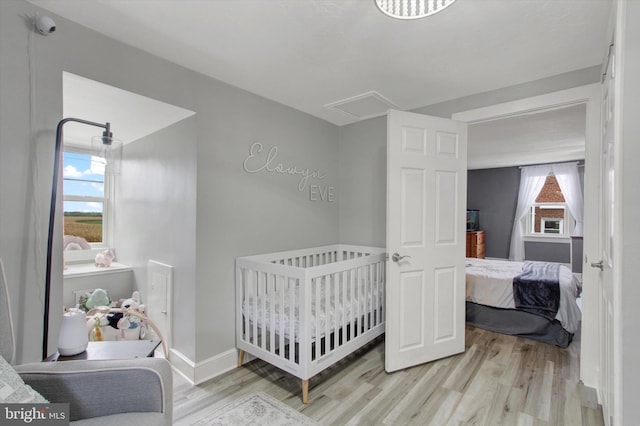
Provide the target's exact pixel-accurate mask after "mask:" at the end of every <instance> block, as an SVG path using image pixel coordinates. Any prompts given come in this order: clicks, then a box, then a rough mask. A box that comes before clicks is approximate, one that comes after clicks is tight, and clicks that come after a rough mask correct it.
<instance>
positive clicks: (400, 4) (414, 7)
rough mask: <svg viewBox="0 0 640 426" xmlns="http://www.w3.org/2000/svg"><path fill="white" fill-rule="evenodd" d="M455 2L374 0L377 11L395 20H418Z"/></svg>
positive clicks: (451, 0)
mask: <svg viewBox="0 0 640 426" xmlns="http://www.w3.org/2000/svg"><path fill="white" fill-rule="evenodd" d="M455 1H456V0H375V2H376V6H378V9H380V11H381V12H382V13H384V14H385V15H388V16H391V17H392V18H397V19H418V18H424V17H426V16H430V15H433V14H434V13H438V12H440V11H441V10H444V9H446V8H447V7H449V6H451V4H453V2H455Z"/></svg>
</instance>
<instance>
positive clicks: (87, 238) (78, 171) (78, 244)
mask: <svg viewBox="0 0 640 426" xmlns="http://www.w3.org/2000/svg"><path fill="white" fill-rule="evenodd" d="M63 167H64V169H63V192H64V226H63V233H64V235H65V251H66V252H70V251H75V250H80V249H82V250H89V249H103V248H105V247H108V240H109V238H108V235H109V233H108V229H109V226H108V225H109V220H108V218H109V215H108V212H109V187H110V185H109V179H105V173H104V170H105V166H104V162H103V161H101V159H100V158H98V157H95V156H92V155H91V154H90V153H89V152H88V151H83V150H81V149H72V148H67V149H66V150H65V151H64V154H63ZM78 237H80V238H78ZM66 256H67V255H66V254H65V258H66ZM93 256H95V253H91V252H90V251H89V252H87V253H86V258H87V259H93ZM72 257H75V258H78V254H76V256H72ZM80 257H81V258H82V256H80Z"/></svg>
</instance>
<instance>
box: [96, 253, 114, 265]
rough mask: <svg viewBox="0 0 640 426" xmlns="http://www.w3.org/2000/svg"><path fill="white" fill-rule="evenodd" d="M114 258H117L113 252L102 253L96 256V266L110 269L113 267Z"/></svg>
mask: <svg viewBox="0 0 640 426" xmlns="http://www.w3.org/2000/svg"><path fill="white" fill-rule="evenodd" d="M114 257H115V256H114V255H113V252H112V251H111V250H105V251H101V252H100V253H98V254H96V266H100V267H103V268H108V267H109V266H111V263H112V262H113V259H114Z"/></svg>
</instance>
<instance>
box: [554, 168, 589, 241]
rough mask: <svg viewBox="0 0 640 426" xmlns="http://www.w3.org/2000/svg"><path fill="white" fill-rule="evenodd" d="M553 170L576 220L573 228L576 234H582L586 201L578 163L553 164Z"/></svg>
mask: <svg viewBox="0 0 640 426" xmlns="http://www.w3.org/2000/svg"><path fill="white" fill-rule="evenodd" d="M551 168H552V172H553V174H554V175H555V176H556V180H557V181H558V185H559V186H560V190H561V191H562V195H564V200H565V201H566V203H567V206H568V207H569V212H570V213H571V216H573V219H574V220H575V222H576V226H575V227H574V228H573V233H572V234H571V235H574V236H582V226H583V224H584V201H583V197H582V186H581V185H580V176H579V175H578V163H575V162H573V163H558V164H552V165H551Z"/></svg>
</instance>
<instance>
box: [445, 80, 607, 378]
mask: <svg viewBox="0 0 640 426" xmlns="http://www.w3.org/2000/svg"><path fill="white" fill-rule="evenodd" d="M600 93H601V86H600V83H594V84H589V85H585V86H580V87H575V88H572V89H567V90H562V91H558V92H553V93H548V94H545V95H539V96H534V97H531V98H525V99H519V100H516V101H512V102H506V103H501V104H497V105H491V106H487V107H483V108H477V109H473V110H469V111H463V112H459V113H455V114H453V115H452V116H451V118H452V119H454V120H459V121H466V122H467V123H468V124H474V123H481V122H486V121H494V120H499V119H502V118H508V117H515V116H519V115H525V114H530V113H535V112H542V111H549V110H553V109H558V108H564V107H568V106H572V105H580V104H584V105H586V129H585V133H586V134H585V175H584V257H583V268H582V278H583V305H582V336H581V342H582V343H581V347H580V379H581V380H582V381H583V383H584V384H585V385H586V386H589V387H592V388H595V389H599V383H598V377H599V374H598V371H599V366H600V349H599V334H598V330H599V329H600V326H599V324H598V321H599V320H598V317H599V314H598V303H597V302H598V300H597V297H596V295H597V288H595V285H597V281H598V272H597V270H595V269H593V268H591V267H590V266H589V263H590V262H592V261H593V262H597V261H598V260H599V259H600V257H601V253H602V250H601V242H600V231H599V228H600V223H599V220H600V215H599V212H600V210H601V209H600V199H599V197H598V194H599V193H600V191H599V188H600V162H601V155H600V151H601V146H602V138H601V125H600V117H601V115H600V110H601V105H600ZM470 143H472V142H471V141H470ZM594 284H595V285H594Z"/></svg>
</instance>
